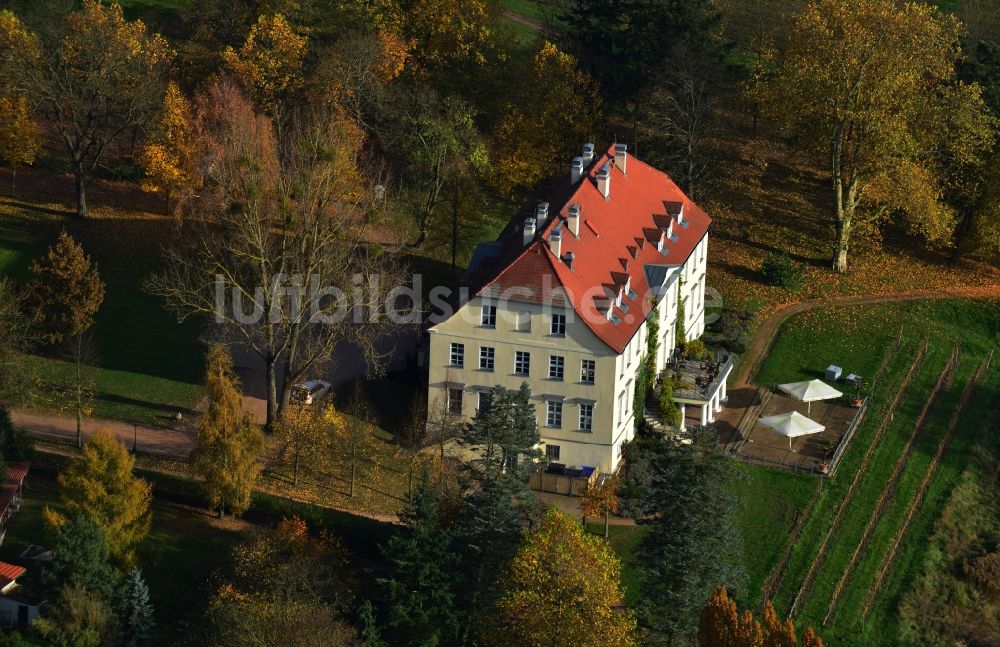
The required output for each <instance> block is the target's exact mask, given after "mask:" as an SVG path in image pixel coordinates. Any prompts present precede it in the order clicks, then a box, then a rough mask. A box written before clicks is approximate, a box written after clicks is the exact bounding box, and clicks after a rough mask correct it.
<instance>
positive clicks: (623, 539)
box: [587, 521, 647, 608]
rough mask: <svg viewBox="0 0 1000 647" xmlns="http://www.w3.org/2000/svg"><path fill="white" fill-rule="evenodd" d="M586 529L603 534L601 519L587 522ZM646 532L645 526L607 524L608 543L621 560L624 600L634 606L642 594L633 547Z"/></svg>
mask: <svg viewBox="0 0 1000 647" xmlns="http://www.w3.org/2000/svg"><path fill="white" fill-rule="evenodd" d="M587 530H589V531H590V532H592V533H594V534H596V535H601V536H602V537H603V536H604V522H603V521H589V522H587ZM646 532H647V528H646V527H645V526H609V527H608V543H609V544H611V549H612V550H613V551H614V552H615V555H617V556H618V559H620V560H621V562H622V587H624V589H625V601H626V602H627V603H628V605H629V607H632V608H634V607H635V604H636V603H637V602H638V601H639V598H640V597H641V596H642V591H641V590H640V589H639V569H638V564H637V563H636V558H635V549H636V547H637V546H638V545H639V542H640V541H642V537H643V535H645V534H646Z"/></svg>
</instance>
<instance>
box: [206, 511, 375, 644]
mask: <svg viewBox="0 0 1000 647" xmlns="http://www.w3.org/2000/svg"><path fill="white" fill-rule="evenodd" d="M262 573H266V574H267V577H262V576H261V574H262ZM352 580H353V576H352V574H351V573H350V572H349V571H348V568H347V559H346V554H345V550H344V548H343V547H342V546H341V545H340V543H339V541H337V540H336V538H334V537H331V536H328V535H324V536H321V537H319V538H313V537H310V536H309V528H308V527H307V526H306V524H305V522H303V521H302V520H300V519H297V518H294V517H293V518H291V519H284V520H282V521H281V523H279V524H278V527H277V528H276V529H275V530H270V531H266V532H262V533H258V534H257V536H255V537H252V538H250V539H249V540H247V541H245V542H244V543H242V544H240V545H239V546H237V547H236V548H235V550H234V551H233V568H232V572H231V574H230V576H229V578H228V581H227V582H226V583H225V584H223V585H222V586H220V587H219V590H218V592H217V593H216V595H215V597H214V598H213V599H212V601H211V602H210V604H209V607H208V613H207V620H208V634H209V636H208V637H209V638H210V644H212V645H218V646H220V647H230V646H231V647H242V646H243V645H289V646H290V647H341V646H343V647H347V646H348V645H353V644H355V643H354V642H353V640H354V630H353V629H352V628H351V626H350V625H349V624H348V623H347V622H346V621H345V620H344V617H343V616H344V613H345V611H346V610H347V609H348V608H349V603H350V602H351V600H352Z"/></svg>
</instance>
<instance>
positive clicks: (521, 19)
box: [503, 11, 548, 33]
mask: <svg viewBox="0 0 1000 647" xmlns="http://www.w3.org/2000/svg"><path fill="white" fill-rule="evenodd" d="M503 17H504V18H506V19H507V20H509V21H511V22H516V23H517V24H519V25H524V26H525V27H527V28H528V29H531V30H533V31H537V32H541V33H548V30H547V29H546V28H545V25H543V24H542V23H540V22H538V21H537V20H534V19H532V18H528V17H527V16H522V15H521V14H519V13H515V12H513V11H505V12H503Z"/></svg>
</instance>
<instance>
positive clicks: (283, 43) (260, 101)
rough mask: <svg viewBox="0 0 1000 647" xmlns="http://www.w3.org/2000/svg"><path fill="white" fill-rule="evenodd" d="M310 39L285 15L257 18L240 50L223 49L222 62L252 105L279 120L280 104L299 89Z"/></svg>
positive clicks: (301, 83) (302, 80)
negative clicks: (252, 102) (254, 104)
mask: <svg viewBox="0 0 1000 647" xmlns="http://www.w3.org/2000/svg"><path fill="white" fill-rule="evenodd" d="M308 49H309V40H308V39H307V38H306V37H305V36H301V35H300V34H298V33H297V32H296V30H295V29H293V28H292V26H291V25H289V24H288V21H287V20H285V18H284V16H282V15H281V14H275V15H272V16H260V17H259V18H258V19H257V22H256V23H254V25H253V27H251V28H250V33H249V34H247V38H246V40H245V41H244V42H243V45H242V46H241V47H240V49H239V50H238V51H237V50H234V49H233V48H232V47H228V48H226V51H225V52H223V54H222V59H223V61H225V63H226V65H227V66H228V67H229V69H231V70H232V71H233V73H234V74H235V75H236V77H237V78H238V79H239V80H240V83H241V84H242V85H243V88H244V89H245V90H246V91H247V92H248V93H249V94H250V96H251V97H253V99H254V102H255V103H256V104H257V105H258V106H260V108H261V109H262V110H264V112H266V113H267V114H268V115H270V116H271V117H274V118H275V119H278V118H279V116H280V114H281V102H282V101H283V100H284V99H285V98H287V97H288V95H290V94H292V93H294V92H296V91H298V90H299V89H301V88H302V85H303V83H304V79H303V76H302V65H303V62H304V61H305V57H306V53H307V52H308Z"/></svg>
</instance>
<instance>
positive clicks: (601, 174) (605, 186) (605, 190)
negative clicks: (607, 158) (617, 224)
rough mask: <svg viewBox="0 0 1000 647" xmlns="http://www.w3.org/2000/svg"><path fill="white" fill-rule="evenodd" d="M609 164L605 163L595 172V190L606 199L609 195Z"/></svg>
mask: <svg viewBox="0 0 1000 647" xmlns="http://www.w3.org/2000/svg"><path fill="white" fill-rule="evenodd" d="M610 167H611V165H610V163H609V164H605V165H604V166H602V167H601V170H600V171H598V172H597V190H598V191H600V192H601V195H603V196H604V199H605V200H607V199H608V198H609V197H610V195H611V168H610Z"/></svg>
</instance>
